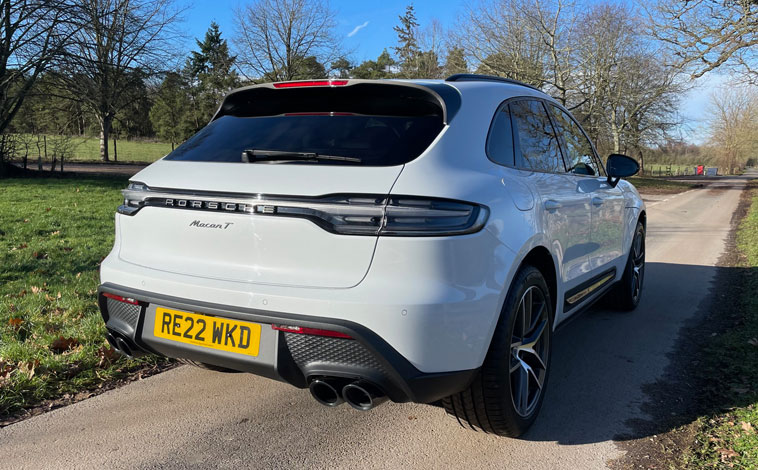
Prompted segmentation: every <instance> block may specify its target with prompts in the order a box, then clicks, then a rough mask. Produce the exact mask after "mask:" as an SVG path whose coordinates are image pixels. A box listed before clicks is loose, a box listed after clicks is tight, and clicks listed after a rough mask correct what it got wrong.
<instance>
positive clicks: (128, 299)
mask: <svg viewBox="0 0 758 470" xmlns="http://www.w3.org/2000/svg"><path fill="white" fill-rule="evenodd" d="M103 297H108V298H109V299H113V300H117V301H119V302H124V303H127V304H132V305H139V301H137V300H135V299H133V298H131V297H121V296H120V295H116V294H111V293H109V292H103Z"/></svg>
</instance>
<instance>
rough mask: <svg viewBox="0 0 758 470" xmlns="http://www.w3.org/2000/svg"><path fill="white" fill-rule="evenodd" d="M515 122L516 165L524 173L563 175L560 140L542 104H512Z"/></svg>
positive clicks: (530, 102)
mask: <svg viewBox="0 0 758 470" xmlns="http://www.w3.org/2000/svg"><path fill="white" fill-rule="evenodd" d="M509 107H510V111H511V118H512V120H513V130H514V132H513V133H514V143H515V156H516V166H517V167H518V168H522V169H525V170H535V171H544V172H550V173H563V172H564V171H565V167H564V165H563V160H562V159H561V153H560V148H559V146H558V140H557V139H556V136H555V132H554V131H553V126H552V124H551V123H550V118H549V117H548V114H547V110H546V109H545V106H544V105H543V104H542V102H541V101H537V100H520V101H514V102H512V103H510V104H509Z"/></svg>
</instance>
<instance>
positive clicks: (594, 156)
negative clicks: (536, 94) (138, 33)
mask: <svg viewBox="0 0 758 470" xmlns="http://www.w3.org/2000/svg"><path fill="white" fill-rule="evenodd" d="M548 103H549V104H551V105H553V106H555V107H556V108H558V109H560V110H561V111H563V112H564V113H565V114H566V116H568V117H569V119H571V120H572V121H573V122H574V124H576V125H577V127H578V128H579V131H580V132H581V133H582V135H583V136H584V138H585V139H587V142H589V143H590V148H591V149H592V159H593V160H594V162H595V165H596V166H597V168H598V174H597V175H583V174H581V173H571V172H569V171H568V165H567V164H566V161H565V158H564V166H565V167H566V168H567V169H566V174H567V175H571V176H581V177H589V178H606V175H605V168H604V167H603V160H602V159H600V157H599V156H598V153H597V149H596V148H595V143H594V142H592V139H590V136H589V135H587V132H586V131H585V130H584V128H583V127H582V125H581V124H580V123H579V121H577V120H576V118H574V116H573V115H572V114H571V112H570V111H569V110H568V109H566V107H565V106H563V105H561V104H560V103H558V102H553V101H548ZM546 108H547V109H548V113H549V114H550V119H551V120H553V128H555V116H553V111H552V110H551V109H550V107H549V106H546ZM558 138H559V139H560V141H561V148H563V147H564V146H565V145H566V143H565V141H564V139H563V136H562V135H561V136H559V137H558Z"/></svg>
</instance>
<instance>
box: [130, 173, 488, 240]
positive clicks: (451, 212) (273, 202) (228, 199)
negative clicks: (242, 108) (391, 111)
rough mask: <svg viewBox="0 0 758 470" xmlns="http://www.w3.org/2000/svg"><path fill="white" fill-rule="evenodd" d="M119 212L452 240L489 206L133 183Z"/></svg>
mask: <svg viewBox="0 0 758 470" xmlns="http://www.w3.org/2000/svg"><path fill="white" fill-rule="evenodd" d="M122 192H123V194H124V204H123V205H122V206H121V207H119V212H120V213H121V214H124V215H130V216H131V215H134V214H136V213H137V212H138V211H139V210H140V209H142V208H143V207H162V208H169V209H184V210H197V211H207V212H216V213H229V214H252V215H260V216H278V217H294V218H303V219H308V220H310V221H312V222H313V223H315V224H316V225H318V226H320V227H321V228H323V229H325V230H327V231H329V232H332V233H336V234H342V235H369V236H376V235H388V236H448V235H462V234H467V233H474V232H477V231H479V230H481V228H482V227H483V226H484V224H485V223H486V221H487V217H488V215H489V210H488V209H487V207H485V206H482V205H479V204H473V203H468V202H463V201H455V200H449V199H441V198H425V197H419V196H394V195H391V196H386V195H372V194H333V195H327V196H320V197H293V196H268V195H263V194H251V195H242V194H223V193H203V192H192V193H190V192H186V191H179V190H170V189H151V188H149V187H147V186H146V185H144V184H142V183H132V184H130V185H129V188H127V189H125V190H123V191H122Z"/></svg>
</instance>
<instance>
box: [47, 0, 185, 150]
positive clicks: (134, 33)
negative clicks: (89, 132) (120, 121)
mask: <svg viewBox="0 0 758 470" xmlns="http://www.w3.org/2000/svg"><path fill="white" fill-rule="evenodd" d="M78 3H79V8H80V21H81V27H80V28H79V30H78V32H77V33H76V34H75V35H74V36H73V38H72V41H71V44H70V46H69V47H68V48H67V60H66V61H65V63H64V64H63V65H62V67H61V68H60V70H59V72H60V73H59V74H58V77H59V79H60V80H61V82H62V85H63V87H64V88H65V90H66V91H67V94H66V96H67V97H68V98H70V99H73V100H78V101H80V102H81V103H82V105H83V106H85V107H86V108H87V109H89V110H90V111H91V112H92V113H93V114H94V115H95V117H96V118H97V121H98V123H99V124H100V157H101V158H102V160H103V161H108V160H109V158H108V136H109V134H110V132H111V126H112V124H113V120H114V119H115V118H116V116H117V115H118V113H119V112H120V111H121V110H122V109H123V108H124V107H126V106H127V105H128V104H129V103H130V102H131V100H132V99H133V92H134V90H135V89H138V88H140V86H141V85H142V83H143V81H144V80H146V79H149V78H150V77H152V76H153V75H155V74H156V73H158V72H161V71H164V70H167V69H170V68H172V65H173V64H174V62H175V55H174V54H175V51H176V49H175V41H176V40H177V39H178V38H179V37H180V34H179V33H178V32H177V30H176V29H175V27H176V24H177V22H178V21H179V20H180V13H181V12H180V11H179V10H177V9H176V8H174V6H173V0H78Z"/></svg>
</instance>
